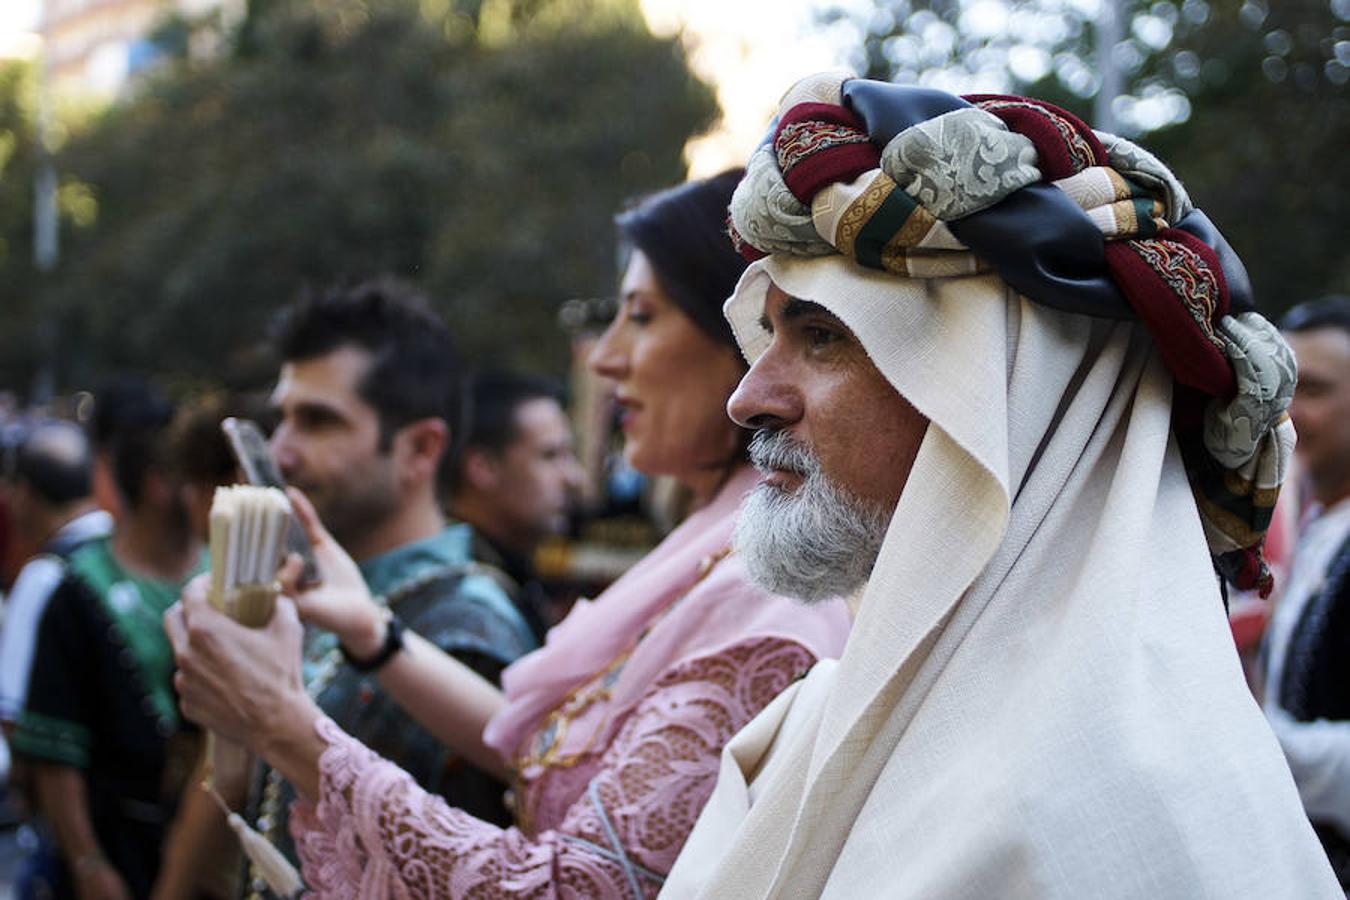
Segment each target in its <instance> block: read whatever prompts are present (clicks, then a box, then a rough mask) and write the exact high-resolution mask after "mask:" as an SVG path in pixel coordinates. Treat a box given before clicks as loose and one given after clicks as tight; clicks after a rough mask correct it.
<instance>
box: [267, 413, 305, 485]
mask: <svg viewBox="0 0 1350 900" xmlns="http://www.w3.org/2000/svg"><path fill="white" fill-rule="evenodd" d="M267 449H268V450H270V451H271V452H272V459H274V460H275V461H276V464H277V468H279V469H281V474H283V475H289V473H290V472H292V471H294V470H295V466H296V463H297V462H299V456H298V455H297V453H296V450H295V444H294V442H293V435H292V434H291V428H290V426H289V425H287V424H286V423H285V422H284V421H283V422H282V423H281V424H280V425H278V426H277V428H276V430H275V431H273V432H272V438H271V440H269V441H268V442H267Z"/></svg>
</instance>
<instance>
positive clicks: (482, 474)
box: [460, 447, 501, 494]
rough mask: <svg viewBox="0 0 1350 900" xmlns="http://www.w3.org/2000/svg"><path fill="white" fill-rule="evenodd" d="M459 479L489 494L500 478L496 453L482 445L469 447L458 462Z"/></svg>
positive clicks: (495, 487)
mask: <svg viewBox="0 0 1350 900" xmlns="http://www.w3.org/2000/svg"><path fill="white" fill-rule="evenodd" d="M460 480H461V481H463V483H464V484H466V485H468V486H469V487H471V488H473V489H474V490H476V491H478V492H480V493H485V494H490V493H492V492H493V491H495V490H496V489H497V483H498V482H499V481H500V480H501V465H500V464H499V463H498V461H497V455H496V454H495V453H492V452H491V451H490V450H487V449H485V448H483V447H470V448H468V449H466V450H465V451H464V457H463V459H462V460H461V462H460Z"/></svg>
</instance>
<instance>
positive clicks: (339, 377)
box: [245, 279, 536, 892]
mask: <svg viewBox="0 0 1350 900" xmlns="http://www.w3.org/2000/svg"><path fill="white" fill-rule="evenodd" d="M276 338H277V340H276V343H277V349H278V352H279V355H280V357H281V359H282V360H283V362H282V366H281V371H280V374H279V377H278V380H277V384H276V389H275V390H274V391H273V393H272V403H273V405H274V406H275V411H276V413H277V414H278V415H279V417H280V421H279V424H278V425H277V428H276V430H275V431H274V432H273V434H272V439H271V449H272V453H273V455H274V457H275V458H276V461H277V464H278V466H279V467H280V468H281V472H282V474H283V475H284V476H285V478H286V480H287V481H288V482H289V483H290V484H293V485H295V486H296V487H298V488H300V489H301V490H303V491H304V492H305V494H306V496H308V497H311V498H313V501H314V506H315V508H316V509H317V511H318V514H319V518H320V519H321V521H322V522H323V523H324V525H325V527H327V528H329V529H331V530H332V533H333V535H334V537H335V538H336V539H337V541H338V543H340V544H341V545H342V547H343V549H344V550H345V551H346V552H347V553H349V554H351V556H352V557H353V558H355V560H356V561H357V563H358V565H359V566H360V572H361V576H362V578H363V579H364V582H365V585H366V587H367V588H368V589H369V590H370V592H371V593H372V594H374V595H376V596H379V597H380V598H381V603H382V604H383V605H384V606H385V607H386V608H387V609H388V610H390V611H391V612H392V614H393V615H395V616H397V617H399V620H400V621H401V622H402V623H403V624H404V625H406V626H407V627H408V628H409V629H411V630H414V631H416V632H417V633H418V634H420V635H421V636H423V637H424V638H426V639H427V640H428V641H430V642H431V643H433V644H435V645H436V646H437V647H439V648H440V649H441V650H443V651H445V652H447V653H451V654H453V655H454V656H455V657H456V658H458V659H459V660H461V661H462V662H464V663H465V664H466V665H467V666H468V667H469V668H471V669H473V670H474V671H475V672H477V673H478V674H479V675H481V676H482V677H484V678H486V679H488V680H489V681H491V682H494V683H495V682H496V681H497V680H498V678H499V677H500V674H501V671H502V669H503V668H505V667H506V665H507V664H508V663H510V662H511V661H513V660H514V659H516V658H517V657H519V656H520V655H522V654H523V653H526V652H527V651H529V650H532V649H534V647H535V646H536V640H535V638H534V635H533V634H532V633H531V631H530V629H529V626H528V625H527V624H526V622H525V620H524V618H523V617H522V616H521V615H520V613H519V612H517V610H516V608H515V606H514V605H512V603H511V601H510V599H509V598H508V597H507V596H506V594H505V593H504V592H503V590H502V589H501V587H500V586H499V585H498V584H497V583H496V582H495V581H493V580H492V579H491V578H490V577H488V576H487V575H485V574H481V573H478V572H475V571H472V560H471V558H470V554H469V548H470V544H471V542H472V532H471V529H470V528H469V526H467V525H463V524H460V523H450V524H447V522H446V519H445V515H444V513H443V511H442V505H441V498H442V497H443V496H444V489H445V487H446V486H447V484H448V480H449V473H450V467H451V464H452V460H451V459H450V454H449V450H450V446H451V443H452V442H453V441H454V440H455V435H454V430H455V429H456V428H458V427H459V422H460V419H461V412H460V403H461V397H462V391H463V382H462V379H461V374H460V372H461V368H460V361H459V356H458V353H457V351H456V348H455V344H454V340H453V338H452V336H451V333H450V329H449V328H448V327H447V326H446V324H445V322H444V321H443V320H442V319H441V318H440V317H438V316H437V315H436V314H434V313H433V312H431V310H430V307H429V305H428V304H427V302H426V300H425V299H424V298H423V297H422V296H421V295H420V294H418V293H416V292H415V291H413V290H412V289H410V288H409V287H407V286H406V285H403V284H400V283H398V282H395V281H391V280H387V279H380V280H372V281H367V282H363V283H360V284H356V285H352V286H349V287H344V288H335V289H332V290H329V291H326V292H323V293H320V294H318V295H316V296H314V297H311V298H309V299H307V300H303V301H301V302H299V303H297V304H295V305H294V306H293V307H291V308H290V309H289V310H288V311H287V314H286V315H285V316H284V317H283V319H282V321H281V324H280V330H279V332H278V334H277V336H276ZM381 621H383V620H381ZM339 637H341V638H342V643H341V644H340V645H339V643H338V642H337V640H336V639H335V638H334V637H333V635H332V634H331V633H330V634H324V635H320V636H317V637H316V639H314V640H312V641H310V642H309V646H308V653H307V665H306V671H307V685H308V690H309V692H310V695H311V696H313V697H314V698H315V700H316V701H317V703H318V706H319V708H320V709H322V710H323V712H324V714H325V715H326V716H328V717H329V718H331V719H332V720H333V721H334V722H336V723H337V724H338V725H339V727H342V728H345V729H348V730H349V731H350V732H351V733H352V734H354V735H356V736H357V737H358V739H359V740H361V741H363V742H364V743H365V744H366V745H367V746H369V747H371V748H373V749H375V750H376V751H377V752H379V753H380V754H381V755H383V756H385V757H387V758H389V759H392V760H396V761H397V762H398V764H399V765H400V766H402V767H403V768H404V769H405V770H406V771H407V772H409V774H410V775H411V776H412V777H413V779H414V780H415V781H416V782H417V783H418V784H419V785H421V786H422V787H423V788H425V789H426V790H428V791H431V792H432V793H436V794H442V795H444V796H447V797H452V798H454V802H455V803H457V804H460V805H461V806H462V807H464V808H466V809H468V810H470V811H472V813H473V814H474V815H476V816H480V817H482V818H484V819H486V820H487V821H490V822H495V823H499V824H500V823H504V822H506V821H508V820H509V818H510V816H509V813H508V812H507V810H506V808H505V806H504V805H503V793H504V791H505V785H504V784H503V783H502V782H501V781H499V780H498V779H497V777H495V773H494V774H489V773H487V772H484V771H483V770H481V769H479V768H477V767H475V766H473V765H470V764H468V763H467V762H466V761H465V760H463V759H462V758H460V757H458V756H456V755H454V754H453V753H452V752H451V751H450V750H449V749H448V748H447V747H446V746H445V745H444V744H443V743H442V742H441V741H439V740H437V739H436V737H434V736H433V735H432V734H431V733H430V732H428V731H427V730H426V729H424V728H422V727H421V726H419V725H418V724H417V723H416V721H414V720H413V719H412V718H411V717H409V716H408V714H407V713H406V712H404V711H403V709H401V708H400V707H399V705H398V704H397V703H396V702H395V701H394V700H393V699H392V698H391V697H390V696H389V695H388V694H386V693H385V691H383V690H381V689H380V686H379V684H378V683H376V682H375V680H374V678H373V677H372V676H371V674H370V668H371V665H372V661H373V660H378V659H379V658H380V656H379V652H378V651H379V650H380V645H379V644H378V643H377V644H376V645H375V646H373V647H369V648H366V647H364V646H363V644H362V642H361V640H360V639H359V638H355V639H353V638H352V637H351V636H348V635H341V634H340V635H339ZM358 648H359V649H358ZM293 796H294V791H293V789H292V787H291V786H290V785H289V784H287V783H286V782H285V780H284V779H283V778H282V777H281V775H280V773H277V772H276V771H275V770H272V769H270V768H265V769H264V770H263V772H262V773H261V775H260V777H259V779H258V780H257V781H256V783H255V784H254V787H253V791H252V798H251V802H250V808H249V813H250V819H252V820H261V821H262V824H263V830H264V831H265V832H266V834H267V836H268V838H269V839H271V840H272V842H273V843H274V844H276V845H277V846H279V847H281V848H282V849H283V850H284V851H285V852H286V853H287V854H289V855H291V856H292V857H294V849H293V847H292V844H291V837H290V834H289V832H288V828H287V822H288V815H289V812H288V811H289V808H290V802H291V799H292V798H293ZM245 887H246V889H247V890H249V891H254V892H258V891H262V890H263V885H262V884H261V882H259V881H257V880H256V879H253V880H251V881H250V883H249V884H248V885H246V886H245Z"/></svg>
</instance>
